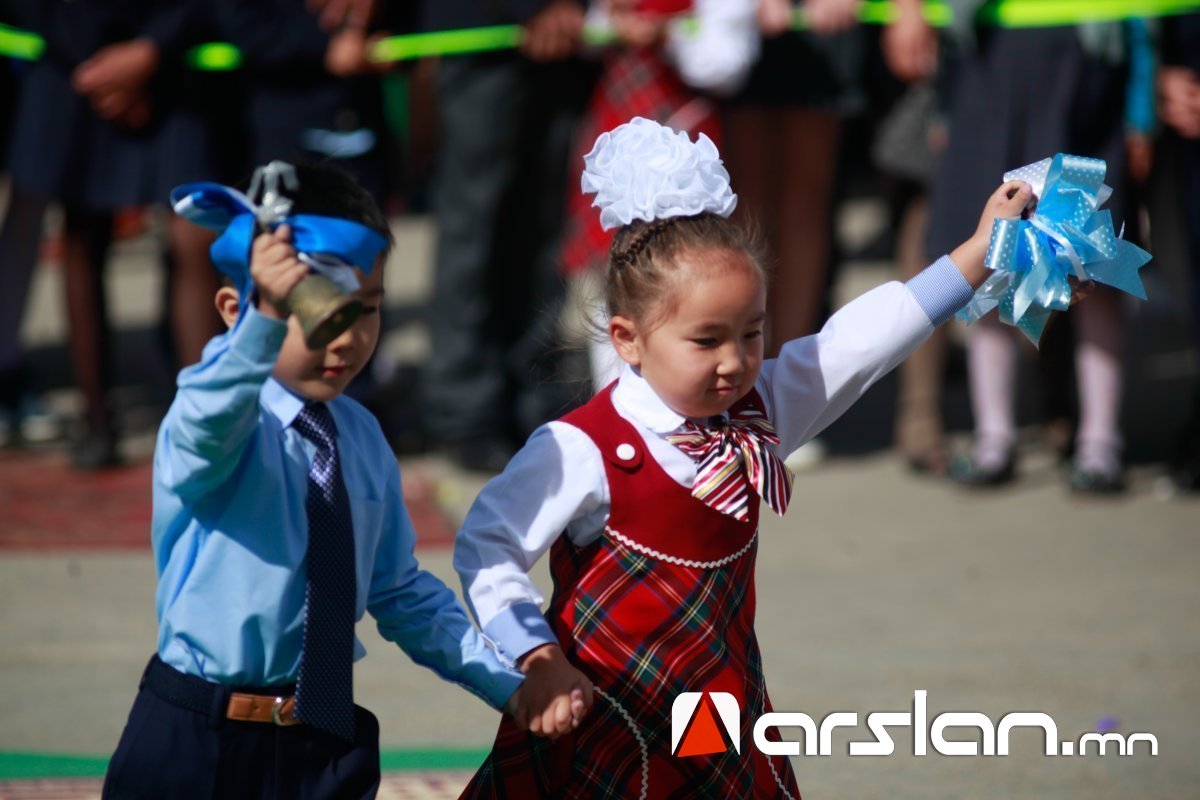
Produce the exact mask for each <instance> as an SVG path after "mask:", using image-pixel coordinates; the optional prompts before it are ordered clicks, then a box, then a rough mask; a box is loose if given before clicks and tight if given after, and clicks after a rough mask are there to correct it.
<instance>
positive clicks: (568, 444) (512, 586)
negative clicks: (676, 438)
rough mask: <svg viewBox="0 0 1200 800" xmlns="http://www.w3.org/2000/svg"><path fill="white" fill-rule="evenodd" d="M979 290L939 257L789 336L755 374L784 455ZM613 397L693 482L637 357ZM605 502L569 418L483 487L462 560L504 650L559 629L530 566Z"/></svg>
mask: <svg viewBox="0 0 1200 800" xmlns="http://www.w3.org/2000/svg"><path fill="white" fill-rule="evenodd" d="M971 294H972V292H971V287H970V285H969V284H968V283H967V282H966V280H965V279H964V278H963V277H962V275H961V273H960V272H959V271H958V269H957V268H956V267H955V266H954V265H953V263H952V262H951V261H950V259H949V258H948V257H943V258H942V259H939V261H938V262H936V263H935V264H934V265H933V266H931V267H929V268H927V269H926V270H925V271H924V272H922V273H921V274H920V275H918V276H917V277H916V278H914V279H912V280H911V281H909V283H908V284H902V283H898V282H894V281H893V282H890V283H886V284H884V285H882V286H879V287H877V288H875V289H872V290H871V291H869V292H867V293H866V294H864V295H862V296H861V297H859V298H858V299H856V300H854V301H853V302H851V303H849V304H847V305H846V306H845V307H843V308H842V309H841V310H839V311H838V312H837V313H836V314H834V315H833V316H832V317H830V319H829V321H828V322H827V323H826V324H825V326H824V327H823V328H822V329H821V331H820V332H819V333H816V334H814V335H812V336H807V337H804V338H801V339H795V340H793V341H791V342H788V343H787V344H785V345H784V346H783V348H782V350H781V352H780V355H779V357H778V358H776V359H769V360H767V361H765V362H764V363H763V367H762V372H761V373H760V375H759V377H758V380H757V381H756V382H755V384H754V388H755V389H756V390H757V391H758V393H759V394H760V395H761V396H762V398H763V401H764V403H765V404H766V410H767V416H768V418H769V419H771V421H772V422H773V423H774V425H775V432H776V435H778V436H779V439H780V444H779V446H778V448H777V450H778V453H779V455H780V456H784V457H786V456H787V455H788V454H789V453H791V452H792V451H794V450H795V449H796V448H797V447H799V446H800V445H802V444H803V443H804V442H806V441H808V440H809V439H811V438H812V437H813V436H816V435H817V434H818V433H820V432H821V431H822V430H823V429H825V428H826V427H827V426H828V425H829V424H830V423H832V422H833V421H834V420H836V419H837V418H838V417H839V416H841V415H842V414H843V413H844V412H845V411H846V409H848V408H849V407H850V406H851V405H852V404H853V403H854V401H856V400H857V399H858V398H859V397H861V396H862V394H863V392H865V391H866V390H867V389H868V388H869V387H870V386H871V385H872V384H874V383H875V382H876V381H877V380H878V379H879V378H880V377H882V376H883V375H885V374H886V373H887V372H889V371H890V370H892V369H893V368H894V367H895V366H896V365H897V364H899V363H900V362H901V361H903V360H904V359H905V358H906V357H907V356H908V355H909V354H910V353H911V352H912V351H913V350H915V349H916V348H917V347H918V346H919V345H920V344H921V343H922V342H923V341H924V340H925V339H926V338H927V337H928V336H929V335H930V334H931V333H932V332H933V329H934V327H935V326H936V325H937V324H941V322H943V321H944V320H945V319H946V318H948V317H949V316H950V315H951V314H953V313H954V311H955V310H957V309H958V308H961V307H962V306H963V305H965V304H966V302H967V301H968V300H969V299H970V297H971ZM612 399H613V406H614V407H615V409H616V411H617V413H618V414H620V415H621V416H622V417H623V418H625V419H626V420H628V421H629V422H630V423H632V424H633V427H634V428H635V429H636V430H637V432H638V434H639V435H640V436H641V437H642V440H643V441H644V442H645V444H646V448H647V451H648V452H649V453H650V455H651V456H652V457H653V458H654V459H655V460H656V461H657V462H658V463H659V465H661V466H662V468H663V470H664V471H666V473H667V474H668V475H670V476H671V477H672V478H673V479H674V480H676V481H678V482H679V484H680V485H681V486H684V487H686V488H690V487H691V485H692V481H693V480H694V478H695V475H696V466H695V462H693V461H692V459H691V458H690V457H689V456H687V455H686V454H684V453H683V452H682V451H681V450H679V449H678V448H677V447H675V446H674V445H672V444H671V443H670V442H668V441H667V439H666V437H667V436H668V435H669V434H672V433H675V432H677V431H678V430H679V429H680V428H681V426H682V425H683V422H684V420H685V418H684V417H683V416H681V415H679V414H678V413H676V412H675V411H673V410H672V409H671V408H669V407H668V406H667V405H666V404H665V403H664V402H663V401H662V400H661V399H660V398H659V397H658V395H657V394H655V392H654V389H653V388H651V386H650V384H649V383H647V382H646V381H645V380H644V379H643V378H642V377H641V376H640V375H639V374H638V372H637V371H636V370H634V369H633V368H630V367H626V368H625V370H624V371H623V372H622V374H621V376H620V378H619V380H618V382H617V386H616V387H615V389H614V391H613V395H612ZM609 502H610V498H609V488H608V480H607V477H606V475H605V468H604V461H603V458H602V456H601V454H600V451H599V449H598V448H597V447H596V445H595V444H594V443H593V442H592V440H591V439H590V438H589V437H588V436H587V435H586V434H585V433H583V431H581V430H580V429H578V428H576V427H575V426H573V425H570V424H568V423H565V422H561V421H555V422H550V423H548V424H546V425H543V426H541V427H540V428H538V429H537V430H536V431H534V433H533V434H532V435H531V436H530V437H529V440H528V441H527V442H526V444H525V446H524V447H523V448H522V449H521V450H520V452H518V453H517V454H516V456H514V457H513V459H512V461H511V462H509V464H508V466H507V467H506V468H505V469H504V471H503V472H502V473H501V474H500V475H498V476H497V477H496V478H494V479H493V480H492V481H490V482H489V483H488V484H487V485H486V486H485V487H484V488H483V490H482V491H481V492H480V494H479V496H478V498H476V500H475V503H474V504H473V505H472V507H471V510H470V511H469V513H468V514H467V518H466V520H465V521H464V522H463V525H462V528H461V529H460V530H459V533H458V538H457V541H456V543H455V547H454V567H455V569H456V570H458V573H459V577H460V578H461V579H462V582H463V594H464V596H465V597H466V599H467V604H468V606H469V607H470V609H471V611H472V613H473V614H474V615H475V617H476V619H477V620H478V622H479V624H480V625H481V626H482V627H483V629H484V633H485V634H486V635H487V636H488V637H489V638H490V639H491V640H492V641H493V642H494V643H495V644H496V645H497V647H498V650H499V651H500V653H501V655H502V656H504V657H507V658H509V659H515V658H517V657H519V656H520V655H522V654H524V653H526V652H528V651H529V650H530V649H532V648H533V647H536V646H538V645H540V644H543V643H545V642H549V641H554V636H553V634H552V633H551V631H550V628H549V626H548V625H547V624H546V622H545V620H544V619H543V618H542V616H541V611H540V608H541V604H542V602H543V600H544V598H543V596H542V594H541V593H540V592H539V591H538V589H537V587H536V586H535V585H534V584H533V582H532V581H531V580H530V578H529V575H528V574H527V573H528V572H529V570H530V569H531V567H532V566H533V564H534V563H535V562H536V561H537V560H538V559H539V558H541V557H542V556H543V555H544V554H545V553H546V551H547V550H548V549H549V548H550V546H551V545H552V544H553V543H554V541H555V540H556V539H557V538H558V537H559V536H560V535H563V534H564V533H565V535H567V536H569V537H570V539H571V541H572V542H573V543H575V544H576V545H580V546H583V545H587V544H590V543H591V542H594V541H595V540H596V539H598V538H599V537H600V535H601V533H602V532H603V531H604V527H605V524H606V523H607V521H608V512H609Z"/></svg>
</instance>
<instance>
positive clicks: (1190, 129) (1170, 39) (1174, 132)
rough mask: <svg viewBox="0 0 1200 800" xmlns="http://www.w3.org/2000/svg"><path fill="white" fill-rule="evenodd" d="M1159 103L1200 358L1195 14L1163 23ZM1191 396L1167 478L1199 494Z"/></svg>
mask: <svg viewBox="0 0 1200 800" xmlns="http://www.w3.org/2000/svg"><path fill="white" fill-rule="evenodd" d="M1158 97H1159V113H1160V116H1161V117H1162V121H1163V123H1164V125H1165V126H1166V127H1167V129H1168V137H1169V140H1168V142H1167V144H1168V145H1169V146H1174V147H1176V148H1178V151H1179V153H1180V155H1181V157H1182V160H1183V167H1184V168H1183V176H1182V180H1183V189H1184V198H1183V199H1184V209H1185V212H1186V218H1185V219H1186V224H1187V233H1188V241H1187V245H1188V254H1187V256H1188V265H1189V268H1190V277H1191V286H1190V289H1191V298H1190V299H1191V310H1192V332H1193V339H1194V345H1195V347H1196V352H1197V353H1200V14H1187V15H1183V16H1179V17H1172V18H1168V19H1166V20H1164V21H1163V35H1162V69H1161V71H1160V73H1159V76H1158ZM1192 391H1193V394H1192V406H1191V417H1190V419H1189V421H1188V423H1187V427H1186V428H1185V429H1184V430H1183V431H1182V432H1181V435H1180V437H1179V448H1178V452H1177V454H1176V456H1175V460H1174V463H1173V465H1172V478H1173V479H1174V482H1175V484H1176V486H1178V487H1179V488H1180V489H1184V490H1185V491H1191V492H1195V491H1200V376H1198V377H1197V379H1196V385H1195V386H1194V388H1193V390H1192Z"/></svg>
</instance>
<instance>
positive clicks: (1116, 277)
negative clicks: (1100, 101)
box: [958, 153, 1150, 345]
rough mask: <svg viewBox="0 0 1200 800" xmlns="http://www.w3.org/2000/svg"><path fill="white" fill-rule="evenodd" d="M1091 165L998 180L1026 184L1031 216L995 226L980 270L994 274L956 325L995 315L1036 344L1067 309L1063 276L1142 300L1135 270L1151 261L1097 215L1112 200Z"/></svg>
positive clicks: (1060, 163) (1046, 165)
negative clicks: (1033, 199)
mask: <svg viewBox="0 0 1200 800" xmlns="http://www.w3.org/2000/svg"><path fill="white" fill-rule="evenodd" d="M1106 170H1107V165H1106V164H1105V163H1104V161H1103V160H1101V159H1098V158H1082V157H1080V156H1072V155H1066V154H1064V153H1059V154H1058V155H1056V156H1055V157H1054V158H1052V159H1050V158H1047V159H1045V160H1044V161H1039V162H1037V163H1035V164H1030V165H1028V166H1025V167H1021V168H1020V169H1017V170H1013V171H1012V172H1009V173H1007V174H1005V176H1004V180H1006V181H1008V180H1012V179H1014V178H1015V179H1020V180H1024V181H1027V182H1028V183H1031V184H1032V185H1033V190H1034V194H1035V195H1036V196H1037V197H1038V203H1037V209H1036V211H1035V212H1034V213H1031V214H1029V215H1028V218H1027V219H998V220H996V221H995V223H994V225H993V226H992V240H991V244H990V245H989V246H988V252H987V257H986V259H985V262H984V263H985V264H986V265H987V267H988V268H989V269H991V270H993V274H992V276H991V277H990V278H988V280H987V281H986V282H984V284H983V285H982V286H980V287H979V289H978V290H976V292H975V297H974V298H973V299H972V300H971V302H970V303H969V304H968V305H967V307H966V308H964V309H963V310H962V311H960V312H958V318H959V319H962V320H964V321H966V322H968V323H971V322H974V321H975V320H977V319H979V318H980V317H982V316H983V315H984V314H987V313H988V312H989V311H991V310H992V309H993V308H998V309H999V314H1000V320H1001V321H1002V322H1004V323H1006V324H1008V325H1015V326H1016V327H1017V328H1020V330H1021V332H1022V333H1024V334H1025V335H1026V336H1027V337H1028V338H1029V340H1030V341H1032V342H1033V343H1034V344H1035V345H1036V344H1037V343H1038V341H1039V340H1040V339H1041V337H1042V331H1043V330H1044V329H1045V327H1046V321H1047V320H1048V319H1049V318H1050V313H1051V312H1052V311H1065V310H1066V309H1067V307H1068V306H1070V304H1071V285H1070V283H1069V282H1068V280H1067V279H1068V278H1069V277H1072V276H1073V277H1075V278H1076V279H1078V280H1079V281H1080V282H1087V281H1096V282H1098V283H1103V284H1107V285H1108V286H1112V287H1115V288H1117V289H1120V290H1122V291H1124V292H1128V293H1129V294H1131V295H1133V296H1134V297H1140V298H1141V299H1142V300H1145V299H1146V289H1145V287H1143V286H1142V279H1141V277H1140V276H1139V275H1138V270H1139V269H1141V268H1142V266H1143V265H1145V264H1146V262H1148V261H1149V260H1150V254H1149V253H1147V252H1146V251H1145V250H1142V249H1141V248H1140V247H1137V246H1136V245H1133V244H1130V243H1129V242H1126V241H1125V240H1123V239H1121V238H1120V237H1119V236H1117V234H1116V233H1115V231H1114V230H1113V224H1112V215H1111V214H1110V213H1109V212H1108V211H1099V210H1098V209H1099V208H1100V206H1101V205H1103V204H1104V202H1105V201H1106V200H1107V199H1108V198H1109V196H1110V195H1111V194H1112V189H1110V188H1109V187H1108V186H1106V185H1105V184H1104V173H1105V172H1106Z"/></svg>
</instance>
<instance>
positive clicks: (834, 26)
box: [804, 0, 859, 35]
mask: <svg viewBox="0 0 1200 800" xmlns="http://www.w3.org/2000/svg"><path fill="white" fill-rule="evenodd" d="M858 4H859V0H805V3H804V11H805V13H806V14H807V15H808V27H809V29H810V30H812V31H813V32H814V33H819V34H822V35H828V34H832V33H841V32H842V31H847V30H850V29H851V28H853V27H854V26H855V25H857V24H858Z"/></svg>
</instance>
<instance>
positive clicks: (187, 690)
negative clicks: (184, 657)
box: [142, 655, 300, 727]
mask: <svg viewBox="0 0 1200 800" xmlns="http://www.w3.org/2000/svg"><path fill="white" fill-rule="evenodd" d="M142 686H143V687H145V688H147V689H149V690H150V691H151V692H153V693H154V694H155V695H157V696H158V697H159V698H160V699H162V700H164V701H165V702H168V703H171V704H172V705H176V706H179V707H181V708H186V709H188V710H190V711H195V712H197V713H199V714H205V715H208V716H212V715H222V716H224V717H226V718H228V719H232V720H237V721H238V722H261V723H266V724H270V725H281V726H285V727H286V726H290V725H299V724H300V720H298V719H296V714H295V710H296V698H295V697H294V696H293V692H294V691H295V687H294V686H278V687H271V688H263V689H261V690H259V689H258V688H257V687H255V690H254V691H240V692H236V691H230V690H229V689H227V688H225V687H222V686H218V685H216V684H214V683H209V682H208V681H206V680H204V679H203V678H197V677H196V676H194V675H185V674H184V673H182V672H180V671H178V670H177V669H175V668H174V667H171V666H168V665H167V664H165V663H163V662H162V661H161V660H160V659H159V658H158V656H157V655H156V656H154V657H153V658H151V659H150V663H149V664H148V665H147V666H146V671H145V672H144V673H143V674H142ZM226 695H228V697H229V700H228V702H223V700H222V698H224V697H225V696H226ZM222 705H223V708H222ZM222 711H223V712H224V713H223V714H222Z"/></svg>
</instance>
